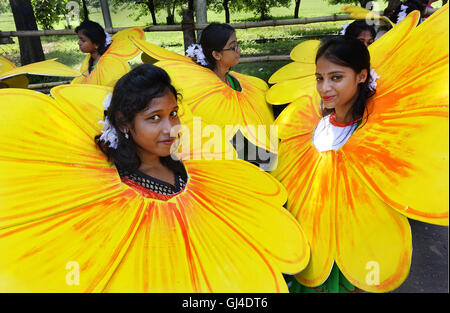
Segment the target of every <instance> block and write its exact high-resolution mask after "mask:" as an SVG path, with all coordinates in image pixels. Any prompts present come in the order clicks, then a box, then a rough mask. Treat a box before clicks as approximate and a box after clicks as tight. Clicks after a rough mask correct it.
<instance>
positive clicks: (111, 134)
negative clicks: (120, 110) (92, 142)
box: [98, 93, 119, 149]
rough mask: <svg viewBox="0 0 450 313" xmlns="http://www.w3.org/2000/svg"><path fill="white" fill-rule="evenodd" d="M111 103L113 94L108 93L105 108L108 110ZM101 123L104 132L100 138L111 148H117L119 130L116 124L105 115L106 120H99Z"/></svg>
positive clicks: (104, 101) (104, 103)
mask: <svg viewBox="0 0 450 313" xmlns="http://www.w3.org/2000/svg"><path fill="white" fill-rule="evenodd" d="M110 104H111V94H110V93H108V95H107V96H106V98H105V100H103V107H104V108H105V110H108V108H109V105H110ZM98 122H99V123H100V124H103V130H102V134H101V136H100V140H101V141H103V142H105V143H107V145H108V146H109V147H110V148H113V149H117V146H118V143H119V137H118V136H117V131H116V129H115V128H114V126H112V125H111V123H110V121H109V120H108V117H105V120H104V121H98Z"/></svg>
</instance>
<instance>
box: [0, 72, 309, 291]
mask: <svg viewBox="0 0 450 313" xmlns="http://www.w3.org/2000/svg"><path fill="white" fill-rule="evenodd" d="M110 93H111V89H110V88H107V87H104V86H95V85H67V86H59V87H56V88H53V89H52V95H53V97H54V99H53V98H51V97H48V96H46V95H43V94H41V93H37V92H32V91H29V90H22V89H4V90H0V110H1V112H2V114H0V134H1V136H0V144H1V145H2V147H4V148H2V149H1V152H0V175H1V177H2V179H1V180H0V199H1V200H0V255H1V258H0V290H1V291H2V292H16V291H25V292H287V291H288V289H287V286H286V283H285V281H284V279H283V276H282V274H281V273H282V272H284V273H296V272H299V271H300V270H302V269H303V268H304V267H305V266H306V265H307V263H308V260H309V246H308V243H307V241H306V239H305V237H304V235H303V232H302V230H301V228H300V226H299V225H298V223H297V222H296V221H295V219H294V218H293V217H292V215H291V214H290V213H289V212H287V211H286V210H285V209H284V208H283V207H282V205H283V203H284V202H285V201H286V197H287V195H286V191H285V190H284V188H283V187H282V185H281V184H280V183H279V182H277V181H276V180H275V179H274V178H273V177H272V176H270V175H269V174H267V173H265V172H263V171H261V170H259V169H258V168H257V167H256V166H254V165H252V164H249V163H247V162H244V161H240V160H237V161H226V160H210V161H205V160H197V161H196V160H184V161H175V160H172V159H171V158H170V156H169V154H170V146H171V144H172V142H173V140H174V138H175V137H176V136H175V135H173V134H171V132H170V129H171V128H172V127H175V126H177V124H178V123H179V121H178V112H179V111H180V110H179V108H178V101H177V97H178V96H177V94H176V92H175V89H174V88H173V87H172V86H171V84H170V79H169V77H168V75H167V73H165V72H164V71H163V70H162V69H160V68H158V67H155V66H153V65H149V64H146V65H141V66H139V67H137V68H135V69H134V70H132V71H131V72H130V73H128V74H127V75H125V76H124V77H123V78H121V79H120V80H119V81H118V83H117V84H116V86H115V89H114V91H113V93H112V97H110ZM109 100H110V101H109ZM12 102H14V104H15V105H14V106H10V105H7V104H8V103H12ZM102 102H103V103H104V105H105V109H106V111H105V112H106V118H105V120H104V121H102V123H103V124H104V126H103V130H102V126H101V124H100V123H98V121H99V120H103V110H104V108H103V107H102ZM37 116H38V117H39V118H36V117H37ZM94 137H96V138H97V143H98V145H99V147H100V148H101V149H102V151H104V152H105V153H106V154H104V153H103V152H102V151H101V150H100V149H99V147H98V146H97V145H96V142H95V141H94ZM108 159H109V160H110V161H111V162H108ZM114 164H115V165H117V166H118V169H119V172H120V174H119V172H118V169H117V167H116V166H115V165H114Z"/></svg>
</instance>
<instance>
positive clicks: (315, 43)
mask: <svg viewBox="0 0 450 313" xmlns="http://www.w3.org/2000/svg"><path fill="white" fill-rule="evenodd" d="M319 45H320V40H307V41H304V42H301V43H299V44H298V45H296V46H295V47H294V48H293V49H292V51H291V53H290V54H289V55H290V57H291V59H292V60H294V61H295V62H300V63H309V64H315V63H316V54H317V49H318V48H319Z"/></svg>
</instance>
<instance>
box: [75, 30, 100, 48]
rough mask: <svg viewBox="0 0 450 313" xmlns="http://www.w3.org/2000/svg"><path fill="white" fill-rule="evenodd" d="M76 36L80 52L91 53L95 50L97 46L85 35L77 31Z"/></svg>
mask: <svg viewBox="0 0 450 313" xmlns="http://www.w3.org/2000/svg"><path fill="white" fill-rule="evenodd" d="M77 35H78V47H79V48H80V51H81V52H83V53H92V52H94V51H96V50H97V48H98V45H97V44H95V43H93V42H92V41H91V40H90V39H89V38H88V37H87V36H86V35H84V33H83V31H79V32H78V33H77Z"/></svg>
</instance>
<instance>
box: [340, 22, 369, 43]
mask: <svg viewBox="0 0 450 313" xmlns="http://www.w3.org/2000/svg"><path fill="white" fill-rule="evenodd" d="M363 31H369V32H370V34H371V35H372V37H373V39H375V37H376V35H377V32H376V31H375V28H374V27H373V26H370V25H369V24H367V23H366V21H363V20H357V21H354V22H352V23H350V25H348V26H347V28H346V29H345V34H344V36H347V37H352V38H357V37H358V36H359V35H360V34H361V33H362V32H363Z"/></svg>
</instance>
